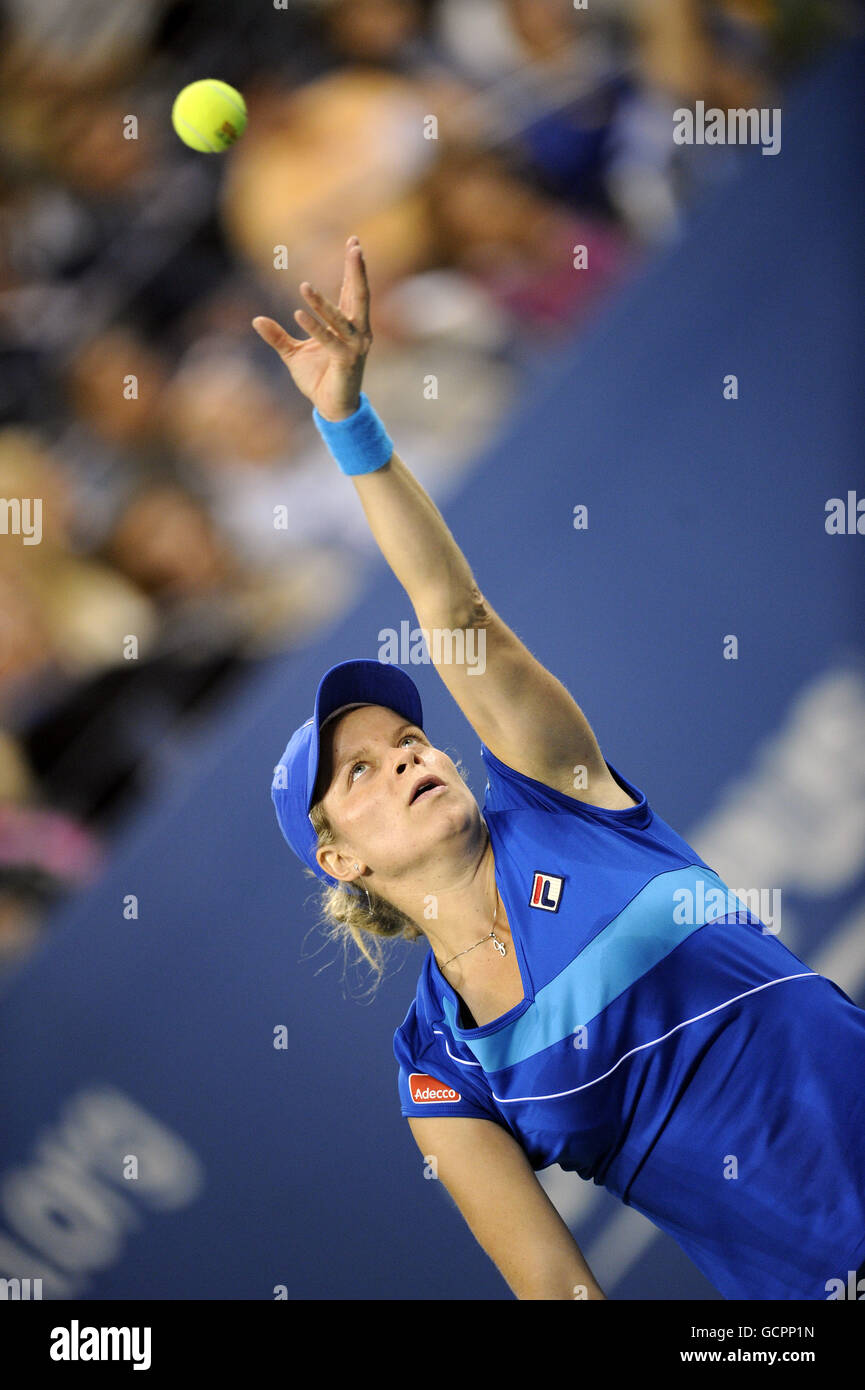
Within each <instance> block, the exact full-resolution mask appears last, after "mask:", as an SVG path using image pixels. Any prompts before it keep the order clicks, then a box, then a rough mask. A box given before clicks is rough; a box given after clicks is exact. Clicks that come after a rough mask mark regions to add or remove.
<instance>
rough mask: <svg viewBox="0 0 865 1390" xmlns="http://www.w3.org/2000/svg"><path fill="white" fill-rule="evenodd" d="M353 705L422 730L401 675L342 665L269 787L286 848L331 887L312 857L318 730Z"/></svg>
mask: <svg viewBox="0 0 865 1390" xmlns="http://www.w3.org/2000/svg"><path fill="white" fill-rule="evenodd" d="M356 705H384V706H385V707H386V708H387V709H392V710H395V712H396V713H397V714H401V715H402V716H403V717H404V718H405V719H408V720H411V722H412V724H417V726H418V728H420V729H422V728H423V709H422V706H421V700H420V695H419V694H418V689H417V686H416V685H415V683H414V681H413V680H412V679H411V677H410V676H407V675H406V673H405V671H402V670H400V668H399V667H398V666H393V665H391V664H389V663H387V662H383V661H372V660H366V661H364V660H358V661H341V662H340V663H339V665H338V666H331V668H330V670H329V671H326V672H325V674H324V675H323V676H322V678H321V680H320V681H319V683H318V690H317V691H316V692H315V707H314V709H313V712H312V714H311V716H310V717H309V719H307V720H306V722H305V723H303V724H301V726H300V728H299V729H295V731H294V733H293V734H292V736H291V738H290V739H289V741H288V746H287V747H286V750H285V752H284V753H283V755H282V757H281V758H280V760H279V762H278V763H277V765H276V767H275V768H274V770H273V781H272V783H271V788H270V794H271V796H272V798H273V804H274V806H275V807H276V819H277V820H278V821H279V828H280V830H281V831H282V833H283V835H284V836H285V838H286V840H287V842H288V844H289V845H290V847H291V848H292V849H293V850H294V853H295V854H296V855H297V857H298V858H299V859H302V860H303V862H304V864H308V865H309V867H310V868H311V869H312V871H313V873H314V874H316V875H317V876H318V877H319V878H320V879H322V880H323V881H324V882H325V883H329V884H332V885H334V886H335V885H336V884H337V883H338V882H339V880H338V879H335V878H332V877H331V875H330V874H326V873H325V872H324V870H323V869H322V868H321V866H320V864H319V863H318V860H317V859H316V857H315V851H316V848H317V847H318V836H317V834H316V832H315V830H314V829H313V827H312V821H311V820H310V818H309V810H310V807H311V806H312V797H313V792H314V791H315V781H316V777H317V776H318V764H319V757H320V753H321V727H322V725H323V724H324V722H325V721H326V720H327V719H329V718H330V717H331V715H333V714H336V713H338V712H342V710H343V709H344V708H346V707H348V708H353V707H355V706H356Z"/></svg>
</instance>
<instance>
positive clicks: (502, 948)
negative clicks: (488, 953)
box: [493, 936, 508, 956]
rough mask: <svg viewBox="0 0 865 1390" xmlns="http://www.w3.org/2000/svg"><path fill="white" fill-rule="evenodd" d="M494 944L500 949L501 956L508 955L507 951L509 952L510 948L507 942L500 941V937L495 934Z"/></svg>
mask: <svg viewBox="0 0 865 1390" xmlns="http://www.w3.org/2000/svg"><path fill="white" fill-rule="evenodd" d="M493 945H494V946H495V948H496V950H497V951H498V953H499V955H500V956H506V955H507V953H508V948H507V946H506V945H505V943H504V942H503V941H499V939H498V937H497V936H494V937H493Z"/></svg>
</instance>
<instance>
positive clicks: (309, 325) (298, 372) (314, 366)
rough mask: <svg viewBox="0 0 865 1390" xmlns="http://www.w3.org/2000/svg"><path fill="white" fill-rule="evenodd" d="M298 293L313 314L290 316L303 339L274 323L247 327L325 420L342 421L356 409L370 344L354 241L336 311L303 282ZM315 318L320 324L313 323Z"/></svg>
mask: <svg viewBox="0 0 865 1390" xmlns="http://www.w3.org/2000/svg"><path fill="white" fill-rule="evenodd" d="M300 292H301V294H302V295H303V297H304V299H305V300H306V302H307V304H309V306H310V308H311V309H314V310H315V314H317V315H318V318H316V317H315V314H312V313H308V312H307V311H306V310H305V309H295V311H294V317H295V318H296V319H297V321H298V323H299V324H300V326H301V328H304V329H306V331H307V333H309V334H310V337H309V338H292V337H290V336H289V334H288V333H286V331H285V329H284V328H283V327H281V325H280V324H278V323H277V322H276V321H275V320H274V319H269V318H264V317H259V318H254V319H253V320H252V326H253V328H254V329H255V331H256V333H258V335H259V337H261V338H263V339H264V341H265V342H266V343H269V344H270V346H271V347H272V348H273V349H274V351H275V352H278V353H279V356H280V357H281V358H282V360H283V362H284V363H285V365H286V367H287V368H288V370H289V372H290V373H291V377H292V380H293V381H294V384H295V386H296V387H297V388H298V390H299V391H302V392H303V394H304V395H305V396H307V397H308V398H309V400H311V401H312V403H313V405H314V406H315V408H316V409H317V411H318V413H319V415H323V416H324V418H325V420H345V419H346V418H347V417H348V416H349V415H353V414H354V412H355V411H356V410H357V408H358V406H359V405H360V388H361V381H362V379H363V368H364V363H365V361H366V355H367V353H368V352H369V349H370V346H371V344H372V333H371V332H370V328H369V286H368V284H367V279H366V267H365V265H364V263H363V252H362V251H361V249H360V243H359V242H358V239H357V237H350V238H349V240H348V242H347V244H346V250H345V272H344V274H343V281H342V289H341V290H340V294H339V307H337V306H336V305H334V304H331V302H330V300H329V299H327V298H326V297H325V296H324V295H323V294H320V293H319V292H318V290H314V289H313V287H312V285H310V284H309V282H308V281H306V280H304V281H303V283H302V284H301V286H300ZM319 319H321V320H323V322H319Z"/></svg>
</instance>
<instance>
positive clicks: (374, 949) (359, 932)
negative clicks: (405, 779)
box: [303, 757, 468, 994]
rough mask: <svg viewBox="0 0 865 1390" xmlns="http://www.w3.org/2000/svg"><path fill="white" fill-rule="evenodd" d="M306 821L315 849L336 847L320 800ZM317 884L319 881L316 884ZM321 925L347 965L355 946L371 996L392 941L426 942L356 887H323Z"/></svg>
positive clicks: (391, 909) (400, 916)
mask: <svg viewBox="0 0 865 1390" xmlns="http://www.w3.org/2000/svg"><path fill="white" fill-rule="evenodd" d="M452 761H453V763H454V766H455V767H456V769H457V772H458V773H459V775H460V777H461V778H462V779H463V781H464V782H465V784H466V786H468V776H467V775H466V771H465V768H464V767H463V765H462V762H461V761H460V759H459V758H458V757H457V758H454V759H453V760H452ZM309 818H310V821H311V822H312V828H313V830H314V831H315V833H316V835H317V836H318V843H317V845H316V849H324V848H325V847H326V846H327V845H332V844H335V842H336V833H335V831H334V829H333V826H332V825H331V823H330V821H329V820H328V817H327V813H326V811H325V809H324V802H323V800H319V801H317V802H316V803H315V805H314V806H313V807H311V809H310V812H309ZM303 872H304V873H305V874H308V875H309V877H310V878H315V879H317V878H318V876H317V875H316V874H315V873H314V872H313V870H312V869H308V868H306V869H304V871H303ZM318 881H319V882H320V880H318ZM319 908H320V911H321V919H322V920H321V923H320V925H321V926H322V928H323V932H324V935H325V937H326V938H327V940H329V941H335V942H336V943H337V944H338V945H341V946H342V947H343V953H344V961H345V963H346V964H348V963H349V950H350V948H351V947H352V946H354V947H355V948H356V949H357V951H358V952H359V957H356V958H355V960H354V962H353V964H355V965H359V964H360V963H361V960H364V961H366V963H367V965H368V967H369V969H370V971H371V973H372V975H373V980H372V984H371V985H370V993H372V994H374V993H375V991H376V989H377V988H378V986H379V985H380V984H381V981H382V978H383V976H384V969H385V965H386V963H387V958H388V954H389V953H388V952H386V943H387V942H392V941H408V942H415V941H420V940H426V933H425V932H424V931H423V930H422V929H421V928H420V927H419V926H418V925H417V923H416V922H414V921H413V920H412V918H411V917H409V916H408V915H407V914H406V913H405V912H402V911H401V910H400V908H398V907H395V906H394V904H393V903H392V902H389V901H388V899H387V898H383V897H382V896H381V894H380V893H376V891H375V890H374V889H372V888H368V889H365V888H364V887H360V886H358V887H355V886H354V885H349V884H337V885H336V886H333V885H332V884H329V883H326V884H324V885H323V887H322V891H321V896H320V898H319Z"/></svg>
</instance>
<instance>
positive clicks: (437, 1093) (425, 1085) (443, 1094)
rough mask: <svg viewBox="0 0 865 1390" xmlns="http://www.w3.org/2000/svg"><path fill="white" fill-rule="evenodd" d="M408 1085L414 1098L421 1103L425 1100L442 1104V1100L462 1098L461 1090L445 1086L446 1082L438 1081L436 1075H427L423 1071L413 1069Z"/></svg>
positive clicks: (417, 1102) (418, 1103)
mask: <svg viewBox="0 0 865 1390" xmlns="http://www.w3.org/2000/svg"><path fill="white" fill-rule="evenodd" d="M408 1087H409V1091H410V1092H411V1098H412V1100H413V1101H414V1102H415V1103H416V1104H417V1105H421V1104H423V1102H424V1101H426V1102H427V1103H433V1104H435V1105H440V1104H441V1103H442V1101H445V1102H448V1101H457V1100H462V1096H461V1095H460V1093H459V1091H455V1090H454V1089H453V1088H452V1087H451V1086H445V1084H444V1082H442V1081H436V1079H435V1077H434V1076H425V1075H424V1074H423V1072H419V1071H413V1072H412V1074H411V1076H410V1077H409V1079H408Z"/></svg>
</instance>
